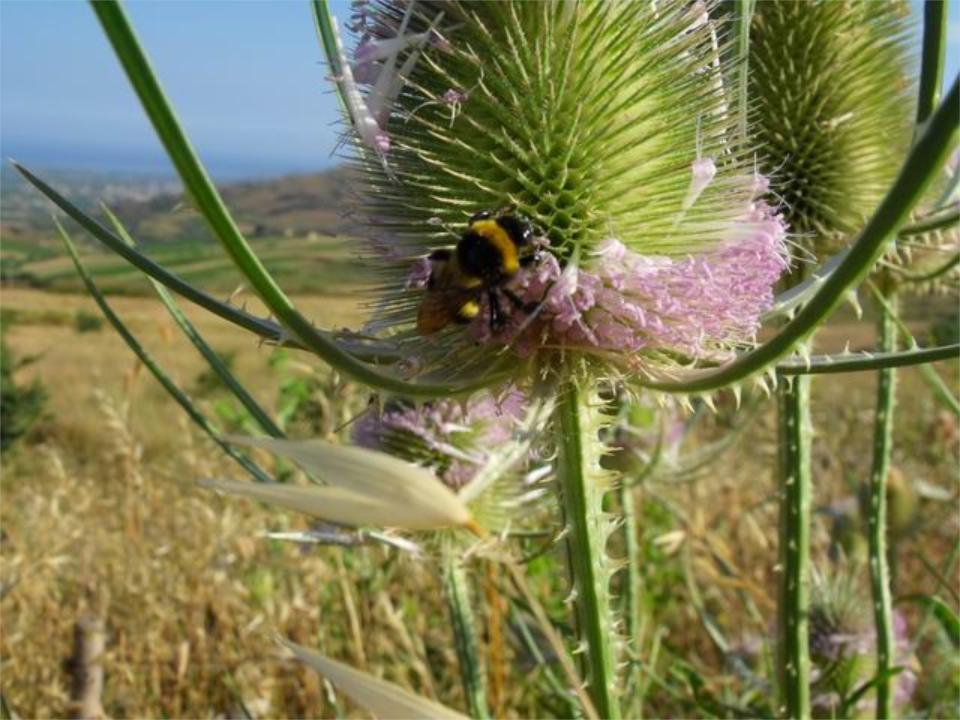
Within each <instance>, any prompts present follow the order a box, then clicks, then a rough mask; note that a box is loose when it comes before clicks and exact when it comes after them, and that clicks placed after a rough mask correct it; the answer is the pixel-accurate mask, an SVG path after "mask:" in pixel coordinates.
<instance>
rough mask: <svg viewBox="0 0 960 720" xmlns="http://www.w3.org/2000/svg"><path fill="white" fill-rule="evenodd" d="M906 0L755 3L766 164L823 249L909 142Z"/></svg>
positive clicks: (754, 86)
mask: <svg viewBox="0 0 960 720" xmlns="http://www.w3.org/2000/svg"><path fill="white" fill-rule="evenodd" d="M911 29H912V27H911V24H910V21H909V6H908V5H907V3H905V2H882V3H873V2H857V0H826V1H820V0H818V1H814V2H792V1H790V0H766V1H765V2H760V3H756V7H755V10H754V14H753V20H752V25H751V28H750V58H749V62H750V65H749V70H750V72H749V78H750V103H751V106H752V109H753V114H752V117H751V121H752V127H753V131H754V136H755V140H756V142H757V150H758V153H759V158H760V163H761V165H760V166H761V168H762V171H763V172H764V173H766V174H767V175H768V177H769V178H770V182H771V193H772V194H773V195H774V196H776V197H777V198H779V199H780V200H781V201H782V203H783V205H784V208H785V209H784V214H785V216H786V218H787V220H788V221H789V224H790V229H791V231H792V232H794V233H797V234H799V235H801V236H803V237H807V238H808V239H810V241H811V245H812V247H813V248H814V249H815V250H818V251H829V250H832V249H833V248H832V245H835V244H836V240H837V239H838V237H839V236H841V235H845V234H849V233H853V232H856V231H857V230H859V229H860V228H861V227H862V226H863V224H864V223H865V222H866V219H867V218H868V217H869V216H870V214H871V213H872V212H873V210H874V209H875V207H876V206H877V204H878V203H879V202H880V200H881V199H882V198H883V195H884V193H885V192H886V190H887V188H888V187H889V184H890V182H891V181H892V180H893V178H894V177H895V176H896V173H897V170H898V169H899V167H900V164H901V163H902V161H903V157H904V156H905V154H906V151H907V148H908V147H909V143H910V133H911V123H910V119H911V118H910V108H911V102H910V82H909V80H908V70H909V66H908V63H907V57H908V55H907V47H908V44H909V41H910V34H911Z"/></svg>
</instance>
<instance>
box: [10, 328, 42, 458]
mask: <svg viewBox="0 0 960 720" xmlns="http://www.w3.org/2000/svg"><path fill="white" fill-rule="evenodd" d="M33 360H35V358H25V359H23V360H20V361H17V360H16V359H15V358H14V356H13V353H12V352H11V351H10V349H9V348H8V347H7V343H6V340H5V339H3V338H2V337H0V451H4V452H5V451H6V450H8V449H9V448H10V446H11V445H13V443H14V442H15V441H16V440H17V439H18V438H20V437H22V436H23V435H25V434H26V433H27V432H28V431H29V430H30V428H31V427H33V425H34V424H35V423H36V422H37V420H39V419H40V418H41V416H42V415H43V407H44V404H45V403H46V401H47V392H46V390H44V388H43V386H42V385H40V383H39V382H38V381H37V380H34V381H33V382H31V383H30V384H29V385H27V386H23V385H18V384H17V383H16V381H15V380H14V377H13V375H14V373H15V372H16V371H17V370H18V369H19V368H21V367H23V366H24V365H28V364H30V363H31V362H33Z"/></svg>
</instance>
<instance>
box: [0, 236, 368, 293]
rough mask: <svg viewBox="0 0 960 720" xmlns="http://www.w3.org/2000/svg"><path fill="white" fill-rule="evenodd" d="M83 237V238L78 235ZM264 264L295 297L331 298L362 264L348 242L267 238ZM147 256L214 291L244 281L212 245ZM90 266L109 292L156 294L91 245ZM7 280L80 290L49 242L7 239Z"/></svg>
mask: <svg viewBox="0 0 960 720" xmlns="http://www.w3.org/2000/svg"><path fill="white" fill-rule="evenodd" d="M77 237H79V234H78V235H77ZM254 247H255V249H256V251H257V254H258V255H259V256H260V259H261V260H263V262H264V264H265V265H266V266H267V268H268V269H269V270H270V272H271V273H273V274H275V276H276V277H277V279H278V281H279V282H280V284H281V285H282V286H283V287H284V288H285V289H286V290H287V291H288V292H293V293H320V294H324V293H328V292H333V291H337V290H341V289H343V288H344V287H346V286H348V285H351V284H355V283H356V281H357V278H358V277H359V276H358V271H359V270H360V264H359V262H358V261H357V260H356V259H355V258H354V256H353V253H352V252H351V250H350V248H349V246H348V245H347V243H346V242H345V241H343V240H341V239H333V238H329V237H317V236H311V237H266V238H259V239H257V240H256V241H255V242H254ZM147 254H148V255H149V256H150V257H151V258H152V259H153V260H155V261H156V262H158V263H160V264H161V265H163V266H165V267H166V268H167V269H169V270H171V271H173V272H175V273H176V274H178V275H180V276H181V277H182V278H184V279H186V280H187V281H189V282H192V283H194V284H197V285H199V286H201V287H203V288H204V289H206V290H209V291H214V292H231V291H232V290H234V289H235V288H237V287H238V286H240V285H241V284H243V279H242V277H241V276H240V274H239V273H238V272H237V271H236V269H235V268H234V267H233V265H232V263H231V262H230V260H229V258H227V256H226V255H225V254H224V252H223V250H222V249H221V248H220V246H219V245H217V244H214V243H210V242H185V241H180V242H172V243H163V244H154V245H153V246H152V247H151V248H150V249H149V250H148V251H147ZM84 259H85V262H86V264H87V267H88V268H89V269H90V270H91V271H92V272H93V273H94V274H95V275H96V278H97V281H98V283H99V284H100V286H101V287H102V288H103V289H104V290H105V291H107V292H110V293H115V294H117V293H122V294H128V295H139V294H143V293H149V292H152V291H151V289H150V285H149V283H148V282H147V280H146V279H145V278H144V277H143V274H142V273H140V272H139V271H138V270H136V269H135V268H134V267H133V266H132V265H130V264H129V263H128V262H126V261H125V260H123V259H122V258H120V257H119V256H117V255H115V254H113V253H111V252H109V251H104V252H98V251H97V250H96V249H95V248H92V247H90V246H89V245H88V246H87V252H85V253H84ZM2 263H3V266H4V277H5V278H6V279H8V280H11V281H12V282H15V283H16V284H18V285H26V286H28V287H34V288H42V289H44V290H50V291H54V292H75V291H79V290H81V283H80V280H79V278H78V277H77V273H76V270H75V269H74V267H73V263H71V261H70V259H69V258H68V257H67V255H66V251H63V250H61V248H60V247H59V246H57V245H55V244H53V243H52V242H50V241H46V242H42V241H41V242H37V241H35V240H31V239H27V238H23V239H21V238H11V239H8V238H6V237H5V238H4V239H3V254H2Z"/></svg>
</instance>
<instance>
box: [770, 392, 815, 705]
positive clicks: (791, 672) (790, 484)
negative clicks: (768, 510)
mask: <svg viewBox="0 0 960 720" xmlns="http://www.w3.org/2000/svg"><path fill="white" fill-rule="evenodd" d="M779 394H780V565H781V571H782V573H783V575H782V577H781V581H780V593H779V604H778V614H779V618H778V626H779V634H780V637H779V653H778V660H779V663H778V664H779V675H780V693H781V712H782V713H783V715H784V717H788V718H795V719H797V720H803V719H804V718H809V717H810V652H809V647H808V645H809V632H808V628H807V620H808V612H809V589H810V588H809V582H810V496H811V479H810V439H811V434H812V428H811V423H810V377H809V376H803V375H801V376H798V377H796V378H794V379H793V380H792V381H790V380H785V381H784V382H782V383H781V385H780V390H779Z"/></svg>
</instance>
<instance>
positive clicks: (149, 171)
mask: <svg viewBox="0 0 960 720" xmlns="http://www.w3.org/2000/svg"><path fill="white" fill-rule="evenodd" d="M0 157H2V158H3V160H4V165H6V164H7V161H8V160H9V159H11V158H12V159H14V160H17V161H18V162H20V163H22V164H23V165H25V166H27V167H29V168H35V169H38V170H39V169H48V170H64V171H84V172H93V173H97V174H110V175H113V174H116V175H122V176H131V175H142V176H144V177H149V178H153V179H166V178H169V179H173V178H174V176H175V173H174V169H173V166H172V165H171V164H170V161H169V160H168V159H167V157H166V155H164V154H163V152H162V151H161V150H159V149H158V150H156V151H150V150H144V149H140V148H137V149H118V148H96V147H90V146H83V147H52V146H50V145H48V144H43V145H41V144H36V143H32V142H16V141H11V140H7V139H5V140H4V141H3V142H2V143H0ZM201 160H202V161H203V163H204V165H205V166H206V168H207V170H208V172H209V173H210V174H211V176H213V178H214V179H215V180H217V181H228V182H236V181H239V180H263V179H267V178H273V177H281V176H284V175H300V174H307V173H316V172H322V171H324V170H329V169H331V168H333V167H335V166H336V165H337V164H338V163H337V162H336V158H322V157H320V158H318V157H310V158H304V159H303V160H297V159H292V158H262V157H261V158H256V157H247V156H236V155H224V154H218V153H201Z"/></svg>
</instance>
